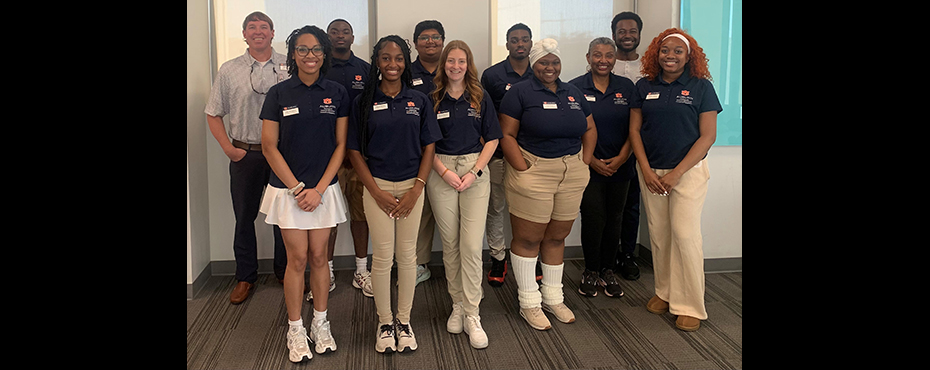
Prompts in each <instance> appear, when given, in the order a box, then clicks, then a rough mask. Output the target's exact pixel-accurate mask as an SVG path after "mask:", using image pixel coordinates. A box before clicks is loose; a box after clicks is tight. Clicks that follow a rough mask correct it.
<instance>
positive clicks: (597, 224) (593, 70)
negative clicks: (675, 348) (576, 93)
mask: <svg viewBox="0 0 930 370" xmlns="http://www.w3.org/2000/svg"><path fill="white" fill-rule="evenodd" d="M585 58H586V59H587V60H588V73H585V74H583V75H581V76H578V77H576V78H575V79H573V80H571V81H569V83H570V84H572V85H575V86H577V87H578V88H579V89H580V90H581V92H582V93H584V98H585V101H587V102H588V103H589V105H590V106H591V115H592V116H593V117H594V123H595V124H596V125H597V145H596V146H595V147H594V158H593V159H592V160H591V163H590V168H591V170H590V175H591V179H590V180H589V181H588V186H587V187H585V189H584V195H583V196H582V198H581V247H582V251H583V252H584V265H585V269H584V271H583V272H582V274H581V284H579V286H578V293H581V294H582V295H585V296H589V297H594V296H597V288H598V286H601V287H603V288H604V294H606V295H607V296H608V297H621V296H623V289H621V288H620V280H619V279H618V277H617V275H616V274H614V271H615V269H616V267H617V266H616V264H617V263H616V260H617V252H618V250H619V246H620V226H621V221H622V218H623V210H624V205H625V203H626V197H627V190H628V189H629V186H630V179H631V178H633V177H634V171H635V169H634V168H633V161H631V160H629V158H630V153H632V150H631V148H630V143H629V140H627V137H628V136H629V134H630V103H632V102H633V101H634V100H633V99H635V98H636V94H635V92H636V88H635V86H633V81H630V79H628V78H626V77H621V76H617V75H615V74H613V73H612V72H611V70H612V69H613V68H614V63H615V62H616V61H617V44H616V42H614V40H612V39H610V38H608V37H599V38H596V39H594V40H592V41H591V43H590V44H589V45H588V53H587V54H585Z"/></svg>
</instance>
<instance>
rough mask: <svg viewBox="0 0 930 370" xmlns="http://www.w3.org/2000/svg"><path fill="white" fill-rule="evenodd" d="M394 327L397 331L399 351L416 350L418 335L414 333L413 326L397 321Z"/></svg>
mask: <svg viewBox="0 0 930 370" xmlns="http://www.w3.org/2000/svg"><path fill="white" fill-rule="evenodd" d="M394 328H395V329H394V330H395V331H396V332H397V352H403V351H406V350H408V349H409V350H411V351H416V350H417V337H416V336H414V335H413V328H411V327H410V324H409V323H407V324H401V323H400V321H395V324H394Z"/></svg>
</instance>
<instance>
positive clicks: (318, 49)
mask: <svg viewBox="0 0 930 370" xmlns="http://www.w3.org/2000/svg"><path fill="white" fill-rule="evenodd" d="M294 50H295V51H297V55H300V56H302V57H305V56H307V54H308V53H310V52H313V55H316V56H318V57H321V56H323V47H322V46H320V45H317V46H314V47H312V48H308V47H306V46H298V47H297V48H296V49H294Z"/></svg>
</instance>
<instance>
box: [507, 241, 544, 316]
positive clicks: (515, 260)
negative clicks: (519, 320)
mask: <svg viewBox="0 0 930 370" xmlns="http://www.w3.org/2000/svg"><path fill="white" fill-rule="evenodd" d="M536 259H537V257H521V256H518V255H516V254H514V253H513V251H511V252H510V264H511V266H513V278H514V279H516V280H517V295H518V298H519V300H520V307H521V308H533V307H539V304H540V302H541V296H540V293H539V286H538V285H536Z"/></svg>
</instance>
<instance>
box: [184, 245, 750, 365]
mask: <svg viewBox="0 0 930 370" xmlns="http://www.w3.org/2000/svg"><path fill="white" fill-rule="evenodd" d="M638 262H639V265H640V268H641V270H642V276H641V277H640V278H639V279H638V280H635V281H629V280H622V282H621V286H622V288H623V291H624V296H622V297H619V298H610V297H607V296H606V295H605V294H603V291H602V290H601V291H600V292H599V293H598V295H597V297H585V296H582V295H580V294H578V283H579V281H580V278H581V272H582V271H583V270H584V262H583V260H566V261H565V270H564V271H565V273H564V278H563V282H562V283H563V284H564V292H565V304H566V305H567V306H568V307H569V308H571V309H572V311H573V312H574V314H575V317H576V321H575V322H574V323H571V324H563V323H561V322H559V321H558V320H555V318H554V317H553V316H552V315H551V314H549V315H548V316H549V320H550V321H551V322H552V329H550V330H548V331H538V330H535V329H533V328H531V327H530V326H529V325H527V324H526V322H525V321H524V320H523V318H522V317H520V313H519V304H518V302H517V288H516V282H515V281H514V280H513V277H512V276H508V277H507V279H506V282H505V284H504V286H502V287H499V288H495V287H491V286H490V285H488V284H487V281H484V282H483V283H482V286H483V289H484V299H483V300H482V302H481V306H480V309H481V323H482V326H483V327H484V330H485V331H486V332H487V335H488V338H489V342H490V345H489V346H488V348H486V349H481V350H476V349H473V348H472V347H471V346H470V345H469V344H468V336H467V335H465V334H464V333H462V334H450V333H448V332H447V331H446V329H445V328H446V326H445V325H446V320H447V319H448V317H449V314H450V313H451V312H452V301H451V299H450V298H449V295H448V293H447V291H446V281H445V274H444V271H443V268H442V266H441V265H430V266H429V267H430V270H431V274H432V277H431V278H430V279H429V280H426V281H424V282H422V283H420V284H419V285H418V286H417V287H416V293H415V296H414V302H413V310H412V313H411V316H412V319H411V327H412V328H413V331H414V334H415V335H416V339H417V343H418V345H419V348H418V349H417V350H416V351H414V352H412V353H394V354H387V355H385V354H381V353H378V352H376V351H375V350H374V344H375V331H376V329H377V315H376V313H375V303H374V299H372V298H368V297H365V296H364V295H362V293H361V291H360V290H358V289H355V288H353V287H352V273H353V271H352V270H337V271H336V272H335V275H336V289H335V290H334V291H332V292H330V296H329V299H330V301H329V311H328V318H329V320H330V323H331V325H332V332H333V337H334V338H335V339H336V343H337V345H338V349H337V351H336V352H334V353H331V354H326V355H319V354H314V356H313V359H312V360H310V361H309V362H304V363H299V364H294V363H291V362H290V361H289V360H288V358H287V353H288V350H287V346H286V339H285V332H286V329H287V317H286V310H285V306H284V291H283V286H282V285H281V284H279V283H278V281H277V279H276V278H275V277H274V275H272V274H262V275H260V277H259V280H258V282H257V283H256V287H255V290H254V292H253V293H252V296H251V297H250V298H249V299H248V300H246V301H245V302H243V303H242V304H240V305H232V304H230V303H229V293H230V292H231V291H232V288H233V286H235V284H236V281H235V278H234V277H232V276H213V277H210V278H209V279H208V282H207V283H206V284H204V287H203V288H202V289H201V290H200V291H198V292H196V293H195V294H194V297H193V299H191V300H188V303H187V368H188V369H189V370H201V369H203V370H209V369H310V368H316V369H741V368H742V352H743V340H742V321H743V314H742V311H743V302H742V291H743V286H742V285H743V284H742V272H728V273H708V274H706V278H705V286H706V294H705V306H706V308H707V313H708V316H709V318H708V319H707V320H705V321H702V323H701V329H699V330H698V331H696V332H684V331H681V330H678V329H676V328H675V319H676V317H675V316H674V315H672V314H670V313H665V314H663V315H655V314H652V313H649V312H648V311H646V308H645V305H646V302H648V301H649V299H650V298H651V297H652V296H653V294H654V291H653V281H654V280H653V278H654V275H653V272H652V266H650V265H649V264H648V262H647V261H643V260H642V259H640V260H639V261H638ZM489 267H490V264H489V263H485V265H484V269H485V273H487V270H488V268H489ZM394 275H395V279H396V270H395V273H394ZM392 286H394V284H393V282H392ZM393 296H394V299H393V301H394V302H396V289H395V293H394V294H393ZM311 310H312V307H311V306H310V304H308V303H305V304H304V307H303V318H304V322H305V323H309V322H310V319H311V318H312V316H313V314H312V311H311Z"/></svg>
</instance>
